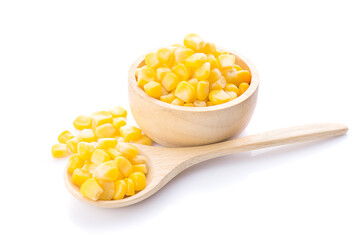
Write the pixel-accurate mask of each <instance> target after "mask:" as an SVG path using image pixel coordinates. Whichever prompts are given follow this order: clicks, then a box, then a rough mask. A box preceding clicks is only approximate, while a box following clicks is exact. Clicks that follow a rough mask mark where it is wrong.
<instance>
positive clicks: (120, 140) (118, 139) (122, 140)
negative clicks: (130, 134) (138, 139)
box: [115, 136, 125, 142]
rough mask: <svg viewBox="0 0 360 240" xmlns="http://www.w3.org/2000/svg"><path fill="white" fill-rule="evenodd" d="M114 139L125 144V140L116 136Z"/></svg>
mask: <svg viewBox="0 0 360 240" xmlns="http://www.w3.org/2000/svg"><path fill="white" fill-rule="evenodd" d="M115 138H116V140H117V142H125V140H124V139H123V138H122V137H120V136H116V137H115Z"/></svg>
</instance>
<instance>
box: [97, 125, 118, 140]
mask: <svg viewBox="0 0 360 240" xmlns="http://www.w3.org/2000/svg"><path fill="white" fill-rule="evenodd" d="M114 134H115V128H114V126H113V125H112V124H111V123H105V124H103V125H100V126H98V127H97V128H96V129H95V135H96V137H97V138H98V139H100V138H111V137H113V136H114Z"/></svg>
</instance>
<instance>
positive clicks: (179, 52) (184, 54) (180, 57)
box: [174, 48, 194, 63]
mask: <svg viewBox="0 0 360 240" xmlns="http://www.w3.org/2000/svg"><path fill="white" fill-rule="evenodd" d="M193 54H194V51H193V50H192V49H190V48H178V49H176V50H175V52H174V56H175V62H177V63H185V61H186V59H187V58H188V57H190V56H191V55H193Z"/></svg>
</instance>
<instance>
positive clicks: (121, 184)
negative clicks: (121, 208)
mask: <svg viewBox="0 0 360 240" xmlns="http://www.w3.org/2000/svg"><path fill="white" fill-rule="evenodd" d="M126 191H127V186H126V183H125V181H124V180H118V181H116V182H115V193H114V197H113V199H114V200H119V199H123V198H124V196H125V193H126Z"/></svg>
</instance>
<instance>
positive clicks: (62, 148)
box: [51, 143, 69, 158]
mask: <svg viewBox="0 0 360 240" xmlns="http://www.w3.org/2000/svg"><path fill="white" fill-rule="evenodd" d="M51 153H52V155H53V157H54V158H61V157H66V156H67V155H69V151H68V147H67V145H66V144H63V143H56V144H54V145H53V146H52V148H51Z"/></svg>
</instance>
